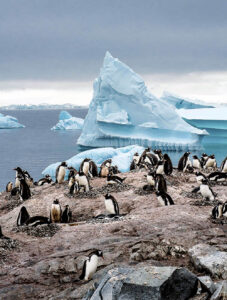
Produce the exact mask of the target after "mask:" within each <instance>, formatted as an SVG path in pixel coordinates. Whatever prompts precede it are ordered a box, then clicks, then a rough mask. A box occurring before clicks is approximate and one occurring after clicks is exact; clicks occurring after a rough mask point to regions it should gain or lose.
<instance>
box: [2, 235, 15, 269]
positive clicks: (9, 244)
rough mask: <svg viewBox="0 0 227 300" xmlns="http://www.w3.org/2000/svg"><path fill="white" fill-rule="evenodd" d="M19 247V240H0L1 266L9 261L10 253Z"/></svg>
mask: <svg viewBox="0 0 227 300" xmlns="http://www.w3.org/2000/svg"><path fill="white" fill-rule="evenodd" d="M18 247H19V242H18V241H17V240H12V239H10V238H0V264H1V263H3V262H4V261H5V260H6V259H7V253H8V251H12V250H14V249H16V248H18Z"/></svg>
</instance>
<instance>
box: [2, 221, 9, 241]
mask: <svg viewBox="0 0 227 300" xmlns="http://www.w3.org/2000/svg"><path fill="white" fill-rule="evenodd" d="M0 239H4V240H10V238H9V237H7V236H5V235H4V234H3V233H2V227H1V225H0Z"/></svg>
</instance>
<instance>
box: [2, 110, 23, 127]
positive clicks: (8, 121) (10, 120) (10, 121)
mask: <svg viewBox="0 0 227 300" xmlns="http://www.w3.org/2000/svg"><path fill="white" fill-rule="evenodd" d="M23 127H25V126H24V125H22V124H20V123H19V122H18V120H17V118H14V117H12V116H4V115H3V114H1V113H0V129H14V128H23Z"/></svg>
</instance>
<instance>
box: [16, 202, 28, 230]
mask: <svg viewBox="0 0 227 300" xmlns="http://www.w3.org/2000/svg"><path fill="white" fill-rule="evenodd" d="M29 218H30V216H29V213H28V211H27V209H26V207H25V206H22V207H21V209H20V212H19V215H18V217H17V226H23V225H25V223H26V222H27V220H28V219H29Z"/></svg>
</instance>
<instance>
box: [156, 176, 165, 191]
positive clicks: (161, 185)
mask: <svg viewBox="0 0 227 300" xmlns="http://www.w3.org/2000/svg"><path fill="white" fill-rule="evenodd" d="M155 177H156V179H155V189H156V191H157V192H161V193H166V192H167V185H166V181H165V178H164V176H163V175H162V174H156V176H155Z"/></svg>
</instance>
